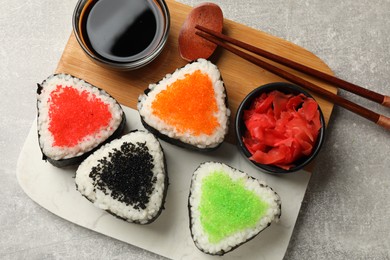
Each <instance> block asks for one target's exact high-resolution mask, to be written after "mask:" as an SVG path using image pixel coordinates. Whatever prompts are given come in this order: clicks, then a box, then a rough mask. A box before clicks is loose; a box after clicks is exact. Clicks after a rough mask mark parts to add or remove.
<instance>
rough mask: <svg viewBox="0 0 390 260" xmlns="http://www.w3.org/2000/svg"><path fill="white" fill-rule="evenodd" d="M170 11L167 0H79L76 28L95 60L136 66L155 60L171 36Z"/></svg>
mask: <svg viewBox="0 0 390 260" xmlns="http://www.w3.org/2000/svg"><path fill="white" fill-rule="evenodd" d="M169 28H170V15H169V10H168V6H167V5H166V3H165V1H164V0H79V1H78V3H77V5H76V7H75V10H74V13H73V31H74V33H75V36H76V39H77V41H78V43H79V44H80V46H81V48H82V49H83V51H84V52H85V53H86V54H87V56H88V57H89V58H91V59H92V60H93V61H94V62H96V63H97V64H99V65H102V66H104V67H107V68H110V69H115V70H133V69H138V68H140V67H143V66H145V65H147V64H149V63H150V62H151V61H153V60H154V59H155V58H156V57H157V56H158V55H159V54H160V53H161V51H162V50H163V48H164V46H165V43H166V41H167V38H168V34H169Z"/></svg>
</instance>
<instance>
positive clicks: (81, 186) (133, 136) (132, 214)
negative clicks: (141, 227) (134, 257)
mask: <svg viewBox="0 0 390 260" xmlns="http://www.w3.org/2000/svg"><path fill="white" fill-rule="evenodd" d="M124 142H128V143H132V144H134V145H136V146H139V143H146V146H147V148H148V150H149V153H150V154H151V156H152V158H153V165H154V167H153V169H152V172H153V178H154V177H155V178H156V179H157V180H156V182H155V183H154V184H153V189H152V190H153V192H152V194H151V196H150V198H149V202H148V204H147V205H146V208H145V209H135V208H134V207H133V206H131V205H126V203H124V202H121V201H119V200H117V199H114V198H113V197H112V196H111V193H112V190H109V189H107V190H106V192H108V194H105V193H104V192H103V191H102V190H100V189H99V188H98V187H95V186H94V184H93V183H94V181H93V179H92V178H91V177H90V172H91V169H92V168H93V167H96V166H97V165H98V164H99V161H98V160H100V159H102V158H103V157H106V158H107V159H109V153H110V152H112V151H113V150H114V149H118V150H120V147H121V145H122V144H123V143H124ZM165 178H166V169H165V165H164V154H163V151H162V148H161V146H160V143H159V142H158V140H157V139H156V138H155V137H154V135H152V134H151V133H149V132H146V131H136V132H131V133H129V134H126V135H124V136H122V137H121V138H120V139H116V140H114V141H111V142H110V143H108V144H105V145H104V146H102V147H101V148H99V149H98V150H97V151H95V152H94V153H93V154H92V155H90V156H89V157H88V158H87V159H85V160H84V161H83V162H82V163H81V164H80V166H79V167H78V169H77V171H76V177H75V182H76V186H77V189H78V191H79V192H80V193H81V194H82V195H83V196H85V197H86V198H87V199H88V200H90V201H91V202H92V203H93V204H94V205H95V206H96V207H98V208H100V209H103V210H106V211H109V212H110V213H112V214H114V215H116V216H118V217H120V218H123V219H125V220H126V221H128V222H136V223H140V224H147V223H149V222H150V221H151V220H152V219H154V218H155V217H156V216H157V214H158V213H159V212H160V209H161V207H162V205H163V200H164V192H165V189H166V188H167V187H166V183H165Z"/></svg>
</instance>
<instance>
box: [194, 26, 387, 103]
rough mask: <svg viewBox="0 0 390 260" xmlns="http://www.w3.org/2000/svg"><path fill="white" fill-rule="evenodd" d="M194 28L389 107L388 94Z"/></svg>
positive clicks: (238, 41) (235, 40) (217, 33)
mask: <svg viewBox="0 0 390 260" xmlns="http://www.w3.org/2000/svg"><path fill="white" fill-rule="evenodd" d="M195 28H196V29H198V30H201V31H203V32H206V33H208V34H210V35H213V36H215V37H217V38H219V39H222V40H224V41H226V42H229V43H231V44H233V45H236V46H238V47H240V48H243V49H245V50H248V51H250V52H253V53H255V54H257V55H260V56H263V57H265V58H267V59H269V60H272V61H275V62H278V63H280V64H283V65H285V66H287V67H290V68H293V69H295V70H297V71H300V72H303V73H305V74H307V75H311V76H314V77H316V78H319V79H321V80H323V81H326V82H329V83H332V84H334V85H336V86H338V87H340V88H342V89H345V90H347V91H349V92H351V93H354V94H356V95H359V96H361V97H364V98H367V99H369V100H372V101H374V102H376V103H379V104H381V105H383V106H386V107H390V96H385V95H382V94H379V93H377V92H374V91H372V90H369V89H366V88H363V87H360V86H358V85H355V84H353V83H350V82H348V81H345V80H343V79H340V78H337V77H334V76H332V75H329V74H326V73H324V72H322V71H319V70H316V69H313V68H310V67H308V66H305V65H303V64H300V63H298V62H295V61H293V60H290V59H287V58H284V57H282V56H279V55H276V54H274V53H271V52H268V51H266V50H263V49H260V48H258V47H255V46H253V45H249V44H247V43H245V42H242V41H240V40H237V39H234V38H231V37H229V36H227V35H224V34H222V33H219V32H216V31H212V30H210V29H208V28H205V27H203V26H200V25H196V26H195Z"/></svg>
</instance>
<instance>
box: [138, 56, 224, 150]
mask: <svg viewBox="0 0 390 260" xmlns="http://www.w3.org/2000/svg"><path fill="white" fill-rule="evenodd" d="M198 70H200V71H201V72H202V73H205V74H207V75H208V76H209V77H210V79H211V82H212V85H213V88H214V93H215V98H216V102H217V107H218V111H217V112H216V113H215V114H214V116H215V117H216V118H217V121H218V123H219V127H217V128H216V129H215V131H214V132H213V133H212V134H211V135H206V134H202V135H199V136H195V135H193V134H192V133H191V132H190V131H186V132H184V133H183V132H180V131H178V130H177V129H176V127H175V126H172V125H169V124H167V123H165V122H164V121H163V120H162V119H161V118H159V117H157V116H155V115H154V114H153V109H152V103H153V101H154V100H155V99H156V96H157V95H158V94H159V93H160V92H161V91H164V90H166V89H167V88H168V86H170V85H172V84H173V83H174V82H175V81H177V80H180V79H184V78H185V76H186V75H188V74H192V73H194V72H195V71H198ZM194 88H196V85H195V86H194ZM149 89H150V90H151V91H150V92H149V93H148V94H147V95H145V94H143V95H141V96H140V97H139V99H138V111H139V113H140V115H141V116H142V117H143V119H144V121H145V122H146V123H147V124H148V125H150V126H152V127H153V128H154V129H157V130H158V131H159V132H160V133H162V134H164V135H166V136H168V137H169V138H172V139H178V140H180V141H182V142H184V143H188V144H191V145H193V146H197V147H198V148H212V147H216V146H218V145H219V144H220V143H222V142H223V140H224V137H225V135H226V133H227V131H228V123H229V116H230V110H229V108H227V107H226V103H225V98H226V92H225V88H224V84H223V81H222V80H221V74H220V72H219V70H218V68H217V66H215V65H214V64H213V63H211V62H210V61H208V60H205V59H199V60H197V61H196V62H192V63H189V64H187V65H186V66H184V67H183V68H179V69H177V70H176V71H175V72H174V73H172V74H167V75H166V76H165V78H163V79H162V80H161V81H160V82H158V83H157V84H151V85H149Z"/></svg>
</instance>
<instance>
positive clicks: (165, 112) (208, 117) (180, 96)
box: [152, 70, 219, 136]
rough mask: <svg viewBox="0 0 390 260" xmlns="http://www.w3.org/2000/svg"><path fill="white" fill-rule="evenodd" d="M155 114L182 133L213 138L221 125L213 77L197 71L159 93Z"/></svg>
mask: <svg viewBox="0 0 390 260" xmlns="http://www.w3.org/2000/svg"><path fill="white" fill-rule="evenodd" d="M152 110H153V112H152V113H153V114H154V115H155V116H157V117H159V118H160V119H161V120H163V121H164V122H165V123H167V124H169V125H172V126H174V127H176V129H177V131H179V132H181V133H183V132H186V131H190V132H191V133H192V134H193V135H195V136H199V135H201V134H206V135H211V134H212V133H213V132H214V129H215V128H216V127H218V126H219V122H218V120H217V118H216V117H215V115H214V114H215V113H216V112H217V111H218V106H217V102H216V98H215V92H214V88H213V85H212V82H211V80H210V77H209V76H208V75H206V74H204V73H202V72H201V71H199V70H197V71H195V72H193V73H192V74H187V75H186V76H185V77H184V79H179V80H177V81H175V82H174V83H173V84H171V85H169V86H168V87H167V88H166V89H165V90H163V91H161V92H160V93H159V94H157V96H156V99H155V100H154V101H153V103H152Z"/></svg>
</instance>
